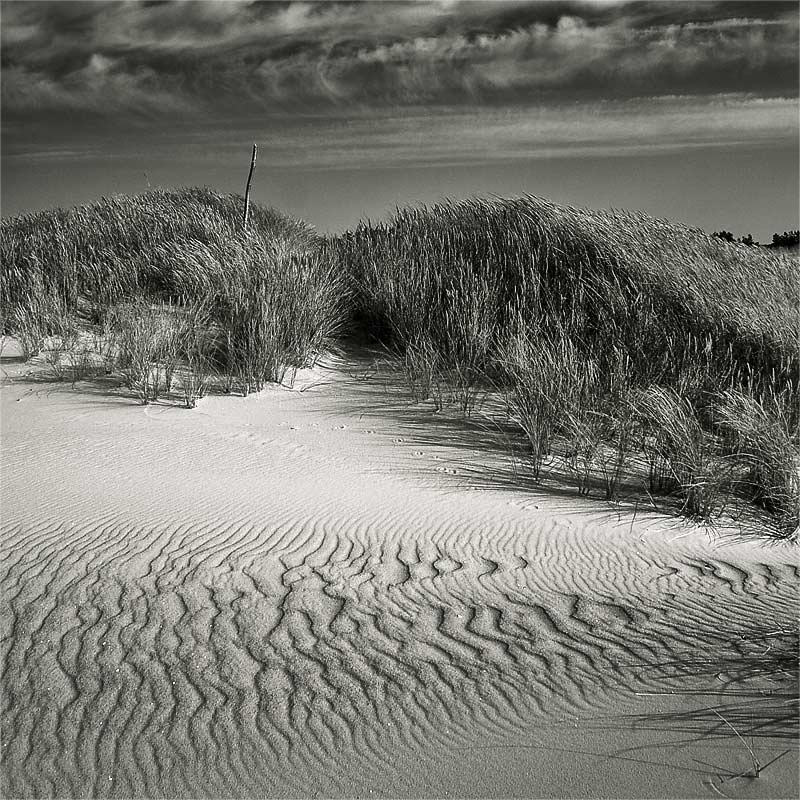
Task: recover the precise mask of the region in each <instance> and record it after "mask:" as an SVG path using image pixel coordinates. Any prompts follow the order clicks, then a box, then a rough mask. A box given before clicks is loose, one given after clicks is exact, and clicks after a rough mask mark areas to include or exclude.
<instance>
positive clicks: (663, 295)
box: [0, 189, 800, 535]
mask: <svg viewBox="0 0 800 800" xmlns="http://www.w3.org/2000/svg"><path fill="white" fill-rule="evenodd" d="M242 203H243V200H242V198H241V197H238V196H235V195H228V196H225V195H219V194H216V193H214V192H211V191H209V190H207V189H181V190H177V191H155V192H149V193H147V194H144V195H141V196H138V197H115V198H111V199H104V200H101V201H99V202H97V203H92V204H90V205H87V206H83V207H80V208H74V209H70V210H61V209H57V210H55V211H48V212H42V213H38V214H31V215H26V216H22V217H15V218H12V219H9V220H3V222H2V225H0V258H2V264H3V270H4V273H3V281H2V288H1V289H0V312H2V317H3V320H4V323H3V324H4V331H9V332H11V331H13V333H14V334H15V335H16V336H17V337H18V338H19V340H20V342H21V344H22V348H23V352H24V354H25V356H26V357H31V356H33V355H36V354H37V353H38V352H40V351H44V352H45V355H46V358H47V360H48V363H50V364H51V368H52V369H53V371H54V373H56V372H58V371H59V370H61V369H62V364H63V360H62V354H63V352H65V351H67V350H69V347H70V343H71V342H72V340H73V338H74V337H75V335H76V334H75V324H76V320H77V319H78V318H80V319H81V320H82V321H83V323H84V324H89V325H91V326H93V331H94V333H95V339H96V341H97V348H96V349H97V351H98V356H99V358H100V360H101V361H102V362H103V363H104V365H105V368H106V371H108V370H109V369H118V370H120V371H121V374H122V376H123V378H124V380H125V382H126V383H127V385H128V387H129V389H130V390H131V392H132V393H133V394H134V395H135V396H137V397H138V398H139V399H140V400H141V401H142V402H151V401H153V400H157V399H158V398H159V397H164V396H167V395H170V393H174V392H175V391H176V390H177V389H178V388H180V390H181V394H182V396H183V398H184V402H185V403H186V405H187V406H193V405H194V404H195V403H196V401H197V400H198V399H199V398H200V397H201V396H202V395H203V393H204V392H205V391H206V389H207V388H208V386H209V385H210V383H211V382H216V383H217V384H218V385H219V386H220V387H221V388H222V389H223V391H233V390H237V389H238V390H239V391H240V392H241V393H242V394H247V393H248V392H250V391H256V390H258V389H260V388H261V387H262V386H263V385H264V383H265V382H269V381H281V380H283V378H284V376H285V374H286V372H287V370H290V369H292V368H293V367H299V366H301V365H303V364H307V363H309V362H310V361H312V360H313V359H314V357H315V354H316V353H319V352H320V351H321V350H323V349H324V348H325V347H326V346H327V344H328V343H329V342H330V341H331V339H332V338H333V337H335V336H336V335H337V333H338V332H339V331H340V330H341V329H342V327H343V323H345V322H347V323H348V327H349V329H350V330H356V331H360V332H361V333H362V334H364V333H365V334H368V335H369V336H371V337H373V338H374V339H376V340H378V341H379V342H382V343H383V344H384V345H386V346H388V347H389V348H391V349H392V350H393V351H394V352H395V353H396V356H397V358H398V360H399V361H400V362H401V363H402V365H403V368H404V370H405V372H406V375H407V377H408V382H409V385H410V386H411V388H412V391H413V393H414V395H415V396H416V397H417V399H419V400H423V399H426V398H429V397H431V398H433V400H434V404H435V406H436V408H438V409H441V408H442V407H443V406H444V405H446V404H448V403H451V402H455V403H456V404H457V405H458V407H460V409H461V411H462V412H463V413H465V414H470V413H472V412H473V410H474V409H475V408H476V406H477V405H478V404H479V402H480V398H481V397H482V396H484V395H485V394H486V393H488V392H494V393H500V394H503V395H505V397H506V399H507V406H508V409H509V417H510V418H511V420H512V421H513V422H514V424H515V425H516V427H517V428H518V430H519V435H520V438H521V440H522V441H524V442H526V444H527V464H528V469H529V472H530V474H531V475H532V476H533V477H534V478H536V479H541V478H542V477H544V476H545V475H546V474H547V471H548V467H549V465H550V464H551V463H552V462H553V460H554V459H560V460H561V463H562V465H563V466H564V467H565V468H566V470H567V472H568V473H569V474H571V475H572V476H573V478H574V480H575V483H576V486H577V489H578V491H580V492H582V493H589V492H590V491H592V490H593V489H592V487H593V486H597V485H600V486H602V487H603V488H602V492H603V496H604V497H605V498H606V499H609V500H614V499H617V498H618V497H619V495H620V492H621V491H622V487H623V486H624V485H626V481H627V482H628V483H629V482H630V481H629V478H630V474H631V473H632V472H633V473H635V472H636V469H637V468H638V467H636V468H635V467H634V466H633V465H639V464H642V463H644V464H646V465H647V466H646V469H645V470H644V472H645V473H646V474H645V475H644V476H643V478H644V480H643V484H642V490H643V491H647V492H649V493H650V494H651V495H656V494H662V495H674V496H676V497H677V498H679V501H680V503H679V504H680V507H681V508H682V510H683V512H684V513H686V514H687V515H689V516H691V517H694V518H699V519H704V520H710V519H712V518H714V517H716V516H717V515H719V514H720V513H722V512H723V511H724V510H725V509H730V508H731V506H732V504H735V503H738V502H739V501H747V502H748V503H751V504H752V505H754V506H755V507H758V508H760V509H761V510H762V511H763V512H764V515H765V516H764V519H765V520H767V523H768V525H769V526H770V527H771V528H772V529H774V530H775V531H777V532H779V533H780V534H781V535H791V534H792V533H794V532H795V531H796V529H797V525H798V506H799V505H800V503H798V480H797V464H798V457H797V454H798V422H799V420H798V417H799V416H800V392H799V391H798V386H799V385H800V357H799V356H798V330H800V316H799V314H800V311H799V310H798V309H799V306H800V288H799V287H798V277H797V275H798V263H797V259H796V258H792V257H791V256H786V255H782V254H780V253H778V252H776V251H774V250H767V249H764V248H757V247H747V246H745V245H741V244H732V243H728V242H725V241H723V240H721V239H719V238H718V237H713V236H709V235H707V234H705V233H704V232H703V231H700V230H697V229H692V228H687V227H684V226H680V225H674V224H670V223H668V222H665V221H662V220H658V219H653V218H652V217H649V216H647V215H645V214H641V213H627V212H626V213H623V212H601V211H592V210H587V209H577V208H571V207H567V206H561V205H557V204H554V203H551V202H548V201H545V200H542V199H540V198H535V197H523V198H517V199H512V200H499V199H498V200H468V201H463V202H457V203H445V204H442V205H437V206H433V207H431V208H408V209H402V210H399V211H398V212H397V213H396V215H395V216H394V217H393V218H392V219H390V220H389V221H387V222H383V223H379V224H370V223H362V224H360V225H359V226H358V227H357V228H356V229H354V230H352V231H349V232H347V233H345V234H343V235H341V236H338V237H333V238H329V239H327V240H323V239H322V238H321V237H318V236H316V235H315V234H314V232H313V230H312V229H311V228H310V227H309V226H307V225H306V224H304V223H302V222H300V221H297V220H293V219H289V218H287V217H285V216H282V215H280V214H278V213H277V212H275V211H272V210H268V209H263V208H259V207H258V206H253V207H252V209H251V216H250V225H249V227H248V230H247V231H246V232H243V231H242V230H241V211H242ZM58 377H63V376H58ZM639 471H640V472H641V468H639ZM598 479H599V480H598ZM765 524H766V523H765Z"/></svg>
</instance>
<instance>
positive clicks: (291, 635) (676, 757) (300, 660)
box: [0, 359, 800, 797]
mask: <svg viewBox="0 0 800 800" xmlns="http://www.w3.org/2000/svg"><path fill="white" fill-rule="evenodd" d="M6 371H7V373H8V375H7V379H6V381H5V384H4V386H3V388H2V415H3V416H2V457H3V462H2V466H3V471H2V478H3V480H2V501H3V502H2V535H3V565H2V573H1V578H2V583H1V584H0V585H1V586H2V600H3V607H2V623H3V628H2V635H3V657H4V673H3V681H2V687H3V709H2V729H1V730H2V757H3V761H2V783H1V784H0V793H1V794H2V796H4V797H22V796H39V797H44V796H80V797H83V796H98V797H129V796H148V797H163V796H185V797H255V796H264V795H271V796H287V795H288V796H356V795H358V796H369V795H373V796H381V795H383V796H431V797H432V796H435V797H441V796H444V795H447V794H449V795H455V796H542V797H544V796H548V797H553V796H565V797H567V796H568V797H573V796H581V797H599V796H616V797H666V796H669V797H688V796H701V797H702V796H709V797H714V796H718V793H719V791H720V790H721V791H723V792H724V793H725V794H727V795H729V796H736V797H738V796H747V797H750V796H761V797H783V796H786V797H790V796H793V795H796V794H797V791H798V781H797V769H798V757H797V747H796V741H792V740H791V739H789V738H788V737H787V736H785V735H776V734H775V731H774V730H772V729H771V730H770V731H769V732H770V735H769V736H761V737H756V738H755V739H753V740H752V746H753V748H754V750H755V751H756V753H757V755H758V757H759V760H760V763H761V764H762V765H765V764H767V763H768V762H770V761H771V760H772V759H774V758H776V757H777V760H776V761H774V763H772V764H770V765H769V766H767V767H766V768H765V769H764V770H763V771H762V773H761V775H760V776H759V777H758V778H757V779H750V778H747V777H734V776H736V775H737V774H738V773H742V772H746V771H747V770H748V769H750V767H751V758H750V756H749V754H748V751H747V749H746V747H745V746H744V744H743V743H742V742H741V741H740V740H739V739H738V738H737V737H736V736H734V735H733V733H732V732H731V730H730V729H729V727H728V728H726V726H725V725H723V724H722V723H720V722H719V720H716V719H714V718H713V717H712V718H711V719H710V720H708V719H706V720H705V721H702V722H701V723H698V721H697V710H698V709H703V708H704V707H708V706H711V705H714V704H715V703H716V702H717V700H718V697H717V696H716V695H715V694H714V693H717V694H719V693H720V692H726V691H728V690H729V689H730V686H731V684H730V681H731V680H732V679H733V678H735V677H737V676H736V675H735V674H734V672H735V671H736V668H737V665H741V663H742V661H743V659H745V660H746V658H747V657H748V655H752V646H751V643H750V639H752V636H750V634H751V633H753V635H756V634H758V633H763V632H766V631H768V630H769V629H770V628H776V627H780V626H786V625H792V624H796V623H795V622H794V620H796V616H797V611H798V600H797V590H798V585H800V580H799V579H798V570H797V566H796V551H795V550H794V549H791V548H790V547H788V546H785V545H783V546H774V545H765V544H761V543H758V542H754V541H744V540H742V539H741V538H738V539H737V538H730V539H727V538H726V539H722V540H720V539H713V538H712V537H710V536H709V535H708V534H707V533H706V532H704V531H701V530H694V529H692V528H690V527H687V526H686V525H685V524H683V523H679V522H677V521H675V520H674V519H669V518H667V517H660V516H658V515H656V514H654V513H649V514H645V513H642V511H641V509H640V510H639V512H638V514H637V515H636V516H635V518H634V517H633V515H632V514H631V512H630V510H628V511H623V510H620V509H615V508H612V507H610V506H607V505H604V504H602V503H599V502H597V501H582V500H577V499H575V498H573V497H569V496H554V495H553V494H549V495H548V494H547V493H545V492H541V491H535V490H532V489H530V488H529V489H522V488H520V487H518V486H517V487H515V486H514V485H513V483H511V482H509V481H508V480H507V473H508V465H507V464H506V463H505V462H504V461H503V458H502V456H501V455H500V454H499V451H497V450H495V449H493V448H492V447H491V446H490V444H491V443H490V442H488V441H486V439H485V437H482V436H481V434H480V432H478V431H474V430H473V431H470V430H469V426H463V425H459V424H458V423H457V422H455V421H452V420H450V421H448V420H446V419H445V418H442V419H439V418H438V417H436V416H434V415H430V414H428V413H427V412H425V413H420V414H416V413H415V412H414V411H413V410H409V409H408V408H406V409H405V410H404V409H403V403H402V402H401V398H400V395H399V394H398V392H397V391H395V390H394V389H392V387H391V386H388V385H387V384H386V383H385V381H384V380H383V379H382V378H380V377H379V376H377V375H374V374H372V373H371V372H370V369H369V365H368V363H367V362H364V361H358V360H352V359H351V360H350V361H344V362H341V363H338V364H337V363H332V364H330V365H329V366H328V367H327V368H320V369H317V370H315V371H313V372H308V373H306V374H304V375H303V376H301V378H300V379H299V380H298V382H297V384H296V385H295V388H294V390H289V389H286V388H270V389H268V390H266V391H265V392H263V393H261V394H259V395H257V396H251V397H248V398H246V399H244V398H236V397H227V398H223V397H212V398H207V399H205V400H203V402H202V403H201V405H200V406H199V407H198V408H197V409H195V410H193V411H186V410H183V409H180V408H175V407H168V406H148V407H142V406H137V405H135V404H133V403H132V401H131V400H130V399H126V398H123V397H121V396H115V395H113V394H110V393H109V392H108V391H104V390H103V389H102V388H101V387H96V388H94V389H92V388H87V386H86V385H80V386H79V387H78V388H77V389H75V390H72V389H70V387H69V385H59V384H48V383H41V382H37V381H35V380H33V379H32V378H30V377H27V378H26V377H25V373H26V372H27V371H28V368H27V367H24V366H23V365H19V364H14V365H11V366H9V365H6ZM692 660H694V661H695V662H696V661H698V660H700V661H702V662H703V663H704V664H706V665H707V667H708V668H705V669H699V670H698V669H694V670H690V672H695V673H697V674H694V675H689V676H683V677H677V678H675V677H670V675H675V674H677V673H680V669H679V667H680V665H681V664H684V665H685V664H686V663H687V661H692ZM655 665H661V666H660V667H657V666H655ZM701 673H702V674H701ZM737 687H739V688H741V685H740V684H737ZM758 688H763V687H761V686H756V687H755V689H758ZM767 688H769V687H767ZM689 690H691V691H692V692H698V693H699V694H693V693H689ZM671 691H674V692H675V693H672V694H671V693H670V692H671ZM722 696H723V697H727V695H722ZM765 702H766V701H765ZM754 714H756V715H757V714H758V707H757V708H756V710H755V711H754ZM705 716H706V717H708V716H709V715H708V714H706V715H705ZM779 733H780V732H779ZM787 751H789V752H787Z"/></svg>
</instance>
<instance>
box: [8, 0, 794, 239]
mask: <svg viewBox="0 0 800 800" xmlns="http://www.w3.org/2000/svg"><path fill="white" fill-rule="evenodd" d="M799 10H800V5H798V3H797V2H744V1H742V2H681V1H680V0H670V1H669V2H614V0H605V1H603V0H591V2H590V1H588V0H584V1H583V2H578V1H575V2H508V1H507V0H489V1H488V2H481V1H480V0H470V1H469V2H454V1H453V0H448V1H445V0H439V1H437V2H434V1H431V2H426V1H423V0H415V1H414V2H241V1H240V0H217V1H212V0H202V1H201V2H193V1H192V0H185V1H184V0H179V1H176V2H172V1H170V0H167V2H122V0H115V1H113V2H65V1H64V0H57V1H56V2H33V1H32V0H15V1H12V2H2V3H0V28H1V29H2V47H1V48H0V60H1V63H2V82H1V87H0V88H1V90H2V120H1V123H0V124H1V125H2V140H1V142H0V146H1V148H2V164H1V165H0V188H1V190H2V191H1V202H2V215H3V216H4V217H6V216H10V215H14V214H19V213H25V212H28V211H34V210H38V209H43V208H49V207H53V206H63V207H69V206H73V205H79V204H81V203H85V202H90V201H92V200H95V199H97V198H99V197H101V196H109V195H113V194H116V193H139V192H143V191H146V190H147V189H148V188H155V187H165V188H169V187H174V186H187V185H202V186H210V187H212V188H213V189H215V190H218V191H221V192H237V193H242V192H243V191H244V184H245V181H246V178H247V171H248V167H249V159H250V150H251V147H252V144H253V143H257V144H258V146H259V150H258V162H257V168H256V173H255V177H254V180H253V190H252V198H253V200H254V201H256V202H259V203H263V204H265V205H270V206H273V207H275V208H278V209H280V210H282V211H284V212H286V213H289V214H292V215H294V216H298V217H302V218H303V219H306V220H308V221H309V222H310V223H312V224H313V225H314V226H315V227H316V228H317V229H318V230H320V231H322V232H335V231H339V230H342V229H345V228H347V227H350V226H353V225H355V224H356V223H357V222H358V220H359V219H367V218H369V219H372V220H376V219H381V218H384V217H386V216H387V215H388V214H390V213H391V211H392V210H393V209H394V208H395V207H396V206H400V205H405V204H416V203H427V204H430V203H433V202H436V201H438V200H441V199H444V198H453V199H456V198H461V197H467V196H494V195H498V196H516V195H520V194H534V195H538V196H542V197H546V198H548V199H551V200H554V201H557V202H563V203H569V204H572V205H577V206H590V207H598V208H630V209H641V210H644V211H647V212H648V213H650V214H653V215H655V216H658V217H664V218H667V219H671V220H675V221H679V222H684V223H688V224H690V225H696V226H699V227H702V228H705V229H706V230H709V231H710V230H720V229H723V228H724V229H726V230H731V231H733V232H734V233H736V234H745V233H752V234H753V236H754V237H755V238H756V239H761V240H762V241H769V240H770V239H771V235H772V233H773V232H775V231H783V230H787V229H791V228H796V227H797V225H798V222H797V219H798V214H800V208H798V205H799V203H798V170H799V169H800V164H799V163H798V111H799V110H800V105H799V103H798V66H799V65H798V49H799V47H798V44H799V37H800V34H799V32H798V30H799V27H798V11H799Z"/></svg>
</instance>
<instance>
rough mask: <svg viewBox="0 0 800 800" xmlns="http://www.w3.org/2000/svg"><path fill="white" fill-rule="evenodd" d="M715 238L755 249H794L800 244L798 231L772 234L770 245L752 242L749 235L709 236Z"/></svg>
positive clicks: (724, 233)
mask: <svg viewBox="0 0 800 800" xmlns="http://www.w3.org/2000/svg"><path fill="white" fill-rule="evenodd" d="M711 235H712V236H716V237H717V239H723V240H724V241H726V242H734V243H737V244H746V245H753V246H755V247H762V246H763V247H796V246H797V245H798V244H800V231H784V232H783V233H773V234H772V244H765V245H762V244H761V242H756V241H754V240H753V237H752V235H751V234H749V233H748V234H747V236H741V237H740V238H738V239H737V238H736V237H735V236H734V235H733V234H732V233H731V232H730V231H714V233H712V234H711Z"/></svg>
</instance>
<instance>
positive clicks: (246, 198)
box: [242, 144, 258, 231]
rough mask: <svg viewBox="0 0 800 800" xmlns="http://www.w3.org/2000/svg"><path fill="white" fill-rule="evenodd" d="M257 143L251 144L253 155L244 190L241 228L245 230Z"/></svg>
mask: <svg viewBox="0 0 800 800" xmlns="http://www.w3.org/2000/svg"><path fill="white" fill-rule="evenodd" d="M257 152H258V145H256V144H254V145H253V157H252V158H251V159H250V172H249V173H248V175H247V188H245V190H244V219H243V220H242V230H245V231H246V230H247V217H248V215H249V214H250V183H251V182H252V180H253V172H255V169H256V153H257Z"/></svg>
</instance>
